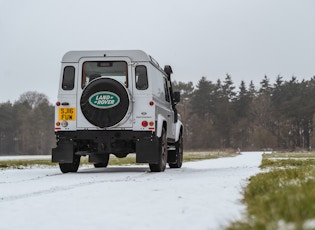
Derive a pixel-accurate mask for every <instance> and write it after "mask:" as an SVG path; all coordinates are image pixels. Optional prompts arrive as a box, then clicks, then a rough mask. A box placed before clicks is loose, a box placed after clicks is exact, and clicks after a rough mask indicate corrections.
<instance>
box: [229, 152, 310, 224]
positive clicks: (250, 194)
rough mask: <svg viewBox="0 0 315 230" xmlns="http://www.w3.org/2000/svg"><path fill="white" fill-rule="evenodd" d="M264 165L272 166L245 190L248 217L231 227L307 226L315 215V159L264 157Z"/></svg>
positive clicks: (251, 179) (264, 166)
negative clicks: (271, 158)
mask: <svg viewBox="0 0 315 230" xmlns="http://www.w3.org/2000/svg"><path fill="white" fill-rule="evenodd" d="M262 167H263V168H266V167H268V168H269V169H270V170H269V171H268V172H265V173H260V174H257V175H256V176H253V177H251V178H250V183H249V185H248V186H247V187H246V189H245V191H244V203H245V204H246V206H247V215H246V218H245V220H244V221H239V222H235V223H232V224H231V226H230V227H228V228H227V229H242V230H243V229H244V230H246V229H281V228H282V229H306V226H305V223H306V222H307V221H310V220H314V219H315V195H314V194H315V159H300V160H299V159H291V158H289V159H280V160H279V159H273V160H270V159H266V158H265V157H264V158H263V161H262ZM314 228H315V226H312V227H311V228H310V229H314Z"/></svg>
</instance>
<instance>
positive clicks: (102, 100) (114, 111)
mask: <svg viewBox="0 0 315 230" xmlns="http://www.w3.org/2000/svg"><path fill="white" fill-rule="evenodd" d="M80 106H81V111H82V113H83V115H84V117H85V118H86V119H87V120H88V121H89V122H90V123H91V124H93V125H95V126H98V127H100V128H106V127H111V126H115V125H117V124H118V123H119V122H121V121H122V120H123V119H124V118H125V117H126V114H127V112H128V110H129V106H130V100H129V94H128V92H127V89H126V88H125V87H124V86H123V85H122V84H121V83H120V82H118V81H116V80H114V79H110V78H100V79H97V80H94V81H92V82H91V83H90V84H88V85H87V87H86V88H85V89H84V90H83V92H82V96H81V100H80Z"/></svg>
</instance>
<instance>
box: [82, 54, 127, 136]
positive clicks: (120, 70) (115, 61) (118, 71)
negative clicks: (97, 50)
mask: <svg viewBox="0 0 315 230" xmlns="http://www.w3.org/2000/svg"><path fill="white" fill-rule="evenodd" d="M131 68H132V64H131V60H130V59H129V58H128V57H98V58H97V57H93V58H92V57H88V58H85V57H83V58H81V59H80V61H79V73H80V76H79V80H78V88H77V98H76V99H77V107H78V110H77V114H78V121H77V126H78V129H92V130H93V129H99V128H98V127H96V126H95V125H93V124H91V123H90V122H89V121H88V120H87V119H86V118H85V116H84V115H83V113H82V110H81V105H80V101H81V96H82V93H83V91H84V90H85V88H86V87H87V86H88V85H89V84H90V83H91V82H92V81H95V80H96V79H98V78H111V79H114V80H116V81H118V82H120V83H121V84H122V85H123V86H124V87H125V88H126V89H127V91H128V93H129V95H132V84H133V82H132V80H131V79H132V76H131V75H132V71H131ZM102 92H108V91H107V89H105V88H104V89H102ZM114 96H115V95H114ZM116 96H117V95H116ZM130 103H131V106H132V102H130ZM131 110H132V108H131ZM128 114H130V113H128ZM128 116H129V117H128V119H126V120H125V121H124V122H123V123H121V124H119V125H117V126H115V127H113V128H111V129H121V128H124V129H126V128H127V129H128V128H132V114H130V115H128Z"/></svg>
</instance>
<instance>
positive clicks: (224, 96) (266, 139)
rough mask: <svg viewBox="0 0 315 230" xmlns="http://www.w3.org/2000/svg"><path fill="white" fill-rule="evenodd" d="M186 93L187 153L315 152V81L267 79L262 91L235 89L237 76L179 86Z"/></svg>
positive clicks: (182, 107)
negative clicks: (236, 150)
mask: <svg viewBox="0 0 315 230" xmlns="http://www.w3.org/2000/svg"><path fill="white" fill-rule="evenodd" d="M174 85H175V88H176V89H177V90H180V91H181V96H182V97H181V98H182V100H181V102H180V103H179V104H178V106H177V107H178V110H179V111H180V114H181V118H182V120H183V123H184V127H185V133H184V138H185V147H186V149H187V148H188V149H211V148H216V149H217V148H220V149H221V148H240V149H242V150H258V149H267V148H272V149H290V150H291V149H292V150H294V149H296V148H303V149H311V148H312V146H313V143H315V142H314V140H313V123H314V122H313V120H314V118H313V116H314V112H315V77H313V78H312V79H310V80H302V81H301V82H299V81H298V80H297V78H296V77H294V76H293V77H292V78H291V80H289V81H284V80H283V77H281V76H278V77H277V79H276V81H275V82H274V83H271V82H270V79H269V78H268V77H267V76H265V77H264V78H263V79H262V80H261V82H260V85H259V87H255V85H254V84H253V82H252V81H251V82H250V83H249V85H248V86H246V84H245V82H244V81H242V82H241V84H240V85H239V86H238V87H235V85H234V84H233V81H232V79H231V76H230V75H229V74H227V75H226V77H225V79H224V80H223V81H221V80H220V79H219V80H217V81H216V82H212V81H210V80H207V79H206V78H205V77H202V78H201V79H200V80H199V82H198V84H197V85H196V87H194V86H193V83H192V82H188V83H183V82H174Z"/></svg>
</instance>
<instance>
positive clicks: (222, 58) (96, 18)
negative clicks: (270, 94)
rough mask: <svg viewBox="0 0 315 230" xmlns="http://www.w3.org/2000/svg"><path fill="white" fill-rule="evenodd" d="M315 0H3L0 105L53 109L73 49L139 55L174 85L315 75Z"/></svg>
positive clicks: (257, 81)
mask: <svg viewBox="0 0 315 230" xmlns="http://www.w3.org/2000/svg"><path fill="white" fill-rule="evenodd" d="M314 12H315V1H313V0H132V1H130V0H27V1H24V0H0V80H1V83H0V102H5V101H8V100H10V101H11V102H14V101H15V100H17V99H18V98H19V96H20V95H21V94H22V93H24V92H27V91H37V92H39V93H44V94H46V95H47V96H48V97H49V100H50V101H51V102H52V103H54V102H55V101H56V100H57V90H58V89H57V85H58V81H59V74H60V61H61V58H62V56H63V54H64V53H65V52H67V51H69V50H89V49H92V50H111V49H141V50H144V51H146V52H147V53H149V54H150V55H151V56H153V57H154V58H155V59H156V60H157V61H158V62H159V63H160V65H161V66H164V65H165V64H170V65H172V67H173V71H174V77H173V79H174V80H177V81H183V82H188V81H193V82H194V83H197V82H198V80H200V78H201V77H202V76H205V77H207V79H208V80H212V81H214V82H215V81H216V80H217V79H218V78H220V79H221V80H223V79H224V78H225V74H226V73H229V74H230V75H231V76H232V80H233V81H234V83H235V85H236V86H237V87H238V86H239V83H240V81H241V80H244V81H245V82H246V84H247V85H248V84H249V82H250V81H251V80H253V81H254V83H255V85H256V86H259V82H260V81H261V80H262V79H263V77H264V75H267V76H268V77H269V78H270V80H271V82H272V83H273V82H274V81H275V79H276V76H277V75H278V74H280V75H281V76H283V77H284V79H286V80H289V79H291V77H292V75H295V76H297V77H298V79H299V80H302V79H303V78H304V79H306V80H308V79H310V78H311V77H312V76H314V75H315V14H314Z"/></svg>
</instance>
